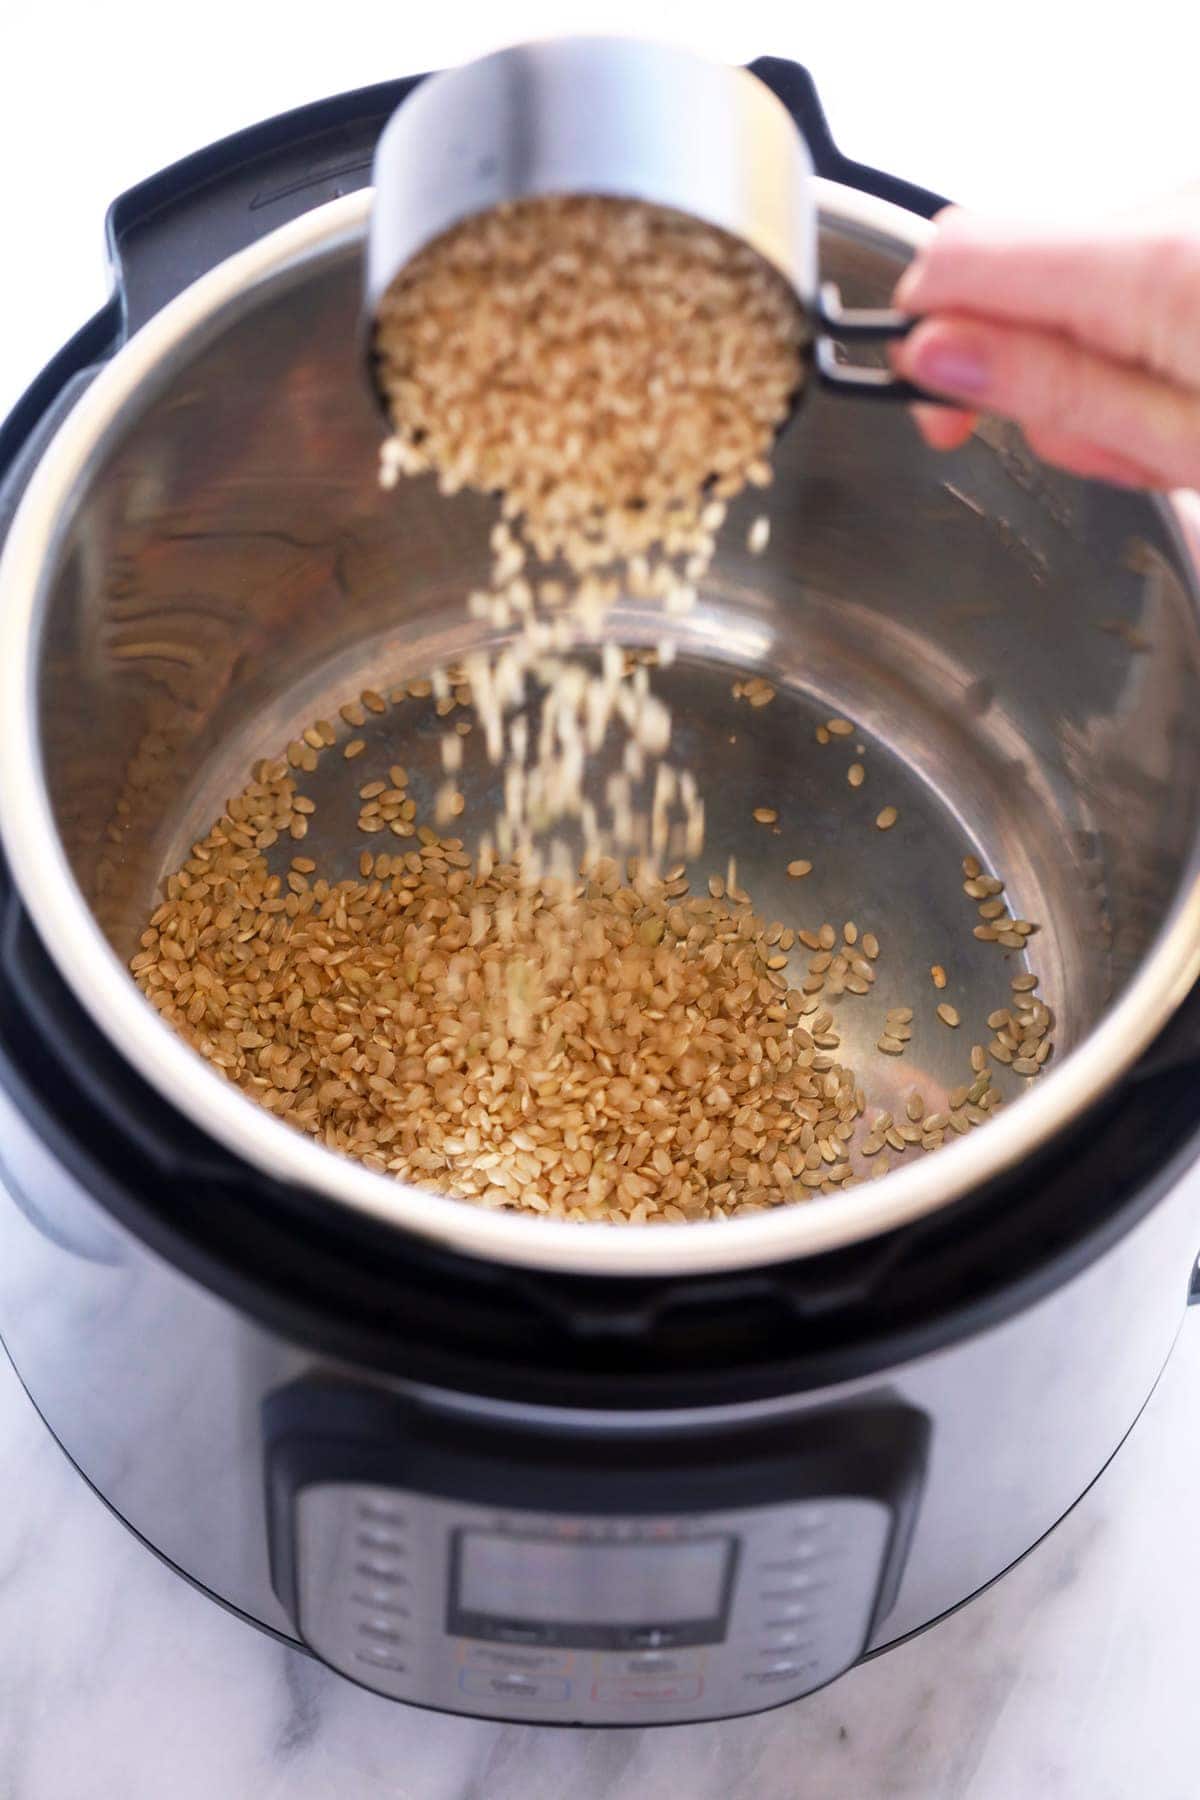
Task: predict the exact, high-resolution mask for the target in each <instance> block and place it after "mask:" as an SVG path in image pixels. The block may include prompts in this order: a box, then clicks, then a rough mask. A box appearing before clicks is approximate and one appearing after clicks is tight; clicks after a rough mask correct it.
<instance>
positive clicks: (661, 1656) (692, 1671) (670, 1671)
mask: <svg viewBox="0 0 1200 1800" xmlns="http://www.w3.org/2000/svg"><path fill="white" fill-rule="evenodd" d="M703 1662H704V1658H703V1655H702V1654H700V1653H697V1652H696V1651H692V1650H638V1651H635V1652H634V1654H633V1655H632V1656H606V1657H604V1658H603V1659H602V1658H600V1657H597V1658H596V1666H597V1668H598V1669H600V1670H605V1671H607V1670H609V1669H613V1670H616V1671H619V1672H620V1673H621V1674H622V1675H698V1674H699V1673H700V1670H701V1667H702V1666H703Z"/></svg>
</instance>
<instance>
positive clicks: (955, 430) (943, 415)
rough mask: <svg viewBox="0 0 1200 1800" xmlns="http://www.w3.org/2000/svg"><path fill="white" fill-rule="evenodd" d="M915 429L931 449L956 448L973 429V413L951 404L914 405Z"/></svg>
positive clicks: (965, 439)
mask: <svg viewBox="0 0 1200 1800" xmlns="http://www.w3.org/2000/svg"><path fill="white" fill-rule="evenodd" d="M912 415H913V419H914V421H915V423H916V427H917V430H918V431H919V432H920V434H921V436H922V437H923V438H924V439H925V442H926V443H927V444H928V445H929V448H930V449H931V450H957V449H959V448H960V446H961V445H963V444H965V443H966V441H967V439H968V438H969V437H970V435H971V433H972V432H973V431H974V429H975V418H976V416H975V414H974V413H969V412H959V411H958V410H957V409H956V408H955V407H951V406H914V407H913V409H912Z"/></svg>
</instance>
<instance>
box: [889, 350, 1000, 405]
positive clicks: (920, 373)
mask: <svg viewBox="0 0 1200 1800" xmlns="http://www.w3.org/2000/svg"><path fill="white" fill-rule="evenodd" d="M905 361H906V362H907V364H908V368H909V373H910V375H911V377H912V379H913V380H914V381H919V382H922V383H923V384H924V386H925V387H931V388H934V389H936V390H937V392H939V393H947V394H964V395H970V396H971V397H972V398H977V397H978V396H979V395H981V394H986V393H987V390H988V387H989V385H990V382H991V370H990V368H989V367H988V362H987V358H986V357H985V356H984V354H983V353H982V351H981V350H979V349H977V348H976V347H975V346H974V345H973V344H969V343H965V342H962V341H959V342H957V343H955V342H939V341H937V340H935V341H934V342H933V343H929V344H923V343H920V342H919V341H918V342H917V343H915V344H914V345H913V349H912V353H911V355H909V356H908V357H906V358H905Z"/></svg>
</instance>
